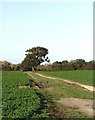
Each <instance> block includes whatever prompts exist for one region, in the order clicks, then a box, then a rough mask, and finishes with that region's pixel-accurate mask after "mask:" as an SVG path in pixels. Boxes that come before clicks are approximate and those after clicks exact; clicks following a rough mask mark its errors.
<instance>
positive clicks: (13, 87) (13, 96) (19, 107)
mask: <svg viewBox="0 0 95 120" xmlns="http://www.w3.org/2000/svg"><path fill="white" fill-rule="evenodd" d="M28 84H29V76H27V75H26V74H25V73H22V72H3V74H2V117H3V119H5V120H7V118H8V119H11V118H23V119H31V118H38V117H39V118H40V117H47V114H46V110H45V109H42V108H41V106H42V99H43V98H42V97H41V94H40V93H39V92H38V91H36V90H34V89H32V88H22V89H20V88H19V86H24V85H28ZM39 110H40V112H39Z"/></svg>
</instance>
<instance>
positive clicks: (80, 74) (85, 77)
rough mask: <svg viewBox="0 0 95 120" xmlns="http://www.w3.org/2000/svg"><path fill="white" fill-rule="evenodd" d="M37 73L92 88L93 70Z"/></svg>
mask: <svg viewBox="0 0 95 120" xmlns="http://www.w3.org/2000/svg"><path fill="white" fill-rule="evenodd" d="M94 72H95V71H94ZM39 73H41V74H43V75H46V76H51V77H58V78H63V79H67V80H72V81H75V82H79V83H82V84H87V85H92V86H93V79H94V78H93V74H94V73H93V70H76V71H39Z"/></svg>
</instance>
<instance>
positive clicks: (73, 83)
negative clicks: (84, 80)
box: [35, 73, 95, 92]
mask: <svg viewBox="0 0 95 120" xmlns="http://www.w3.org/2000/svg"><path fill="white" fill-rule="evenodd" d="M35 74H37V75H39V76H41V77H44V78H49V79H55V80H61V81H63V82H65V83H67V84H70V85H76V86H80V87H83V88H85V89H86V90H89V91H91V92H95V87H93V86H90V85H84V84H80V83H78V82H73V81H70V80H65V79H62V78H56V77H50V76H46V75H42V74H40V73H35Z"/></svg>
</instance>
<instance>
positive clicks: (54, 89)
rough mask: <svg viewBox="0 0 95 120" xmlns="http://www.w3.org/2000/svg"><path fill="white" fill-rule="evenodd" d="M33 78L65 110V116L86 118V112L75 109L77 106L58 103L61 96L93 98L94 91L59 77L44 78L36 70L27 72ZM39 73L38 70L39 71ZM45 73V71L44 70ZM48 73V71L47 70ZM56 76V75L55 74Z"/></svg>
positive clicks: (59, 107)
mask: <svg viewBox="0 0 95 120" xmlns="http://www.w3.org/2000/svg"><path fill="white" fill-rule="evenodd" d="M27 73H28V74H30V75H31V77H32V78H33V80H34V81H35V82H37V83H39V84H40V85H42V86H43V88H42V90H44V91H46V95H49V96H50V98H52V101H53V102H54V104H56V106H57V107H58V109H59V110H62V111H63V113H64V111H65V115H64V116H65V118H86V117H88V116H86V115H85V114H82V113H80V112H78V111H75V109H76V108H75V107H69V106H62V105H60V104H58V103H57V101H58V100H60V98H80V99H93V93H92V92H89V91H87V90H86V89H84V88H81V87H79V86H72V85H68V84H66V83H64V82H63V81H61V80H59V79H50V78H44V77H41V76H39V75H37V74H36V73H35V72H27ZM37 73H38V72H37ZM43 73H44V72H43ZM45 73H46V72H45ZM54 77H55V76H54Z"/></svg>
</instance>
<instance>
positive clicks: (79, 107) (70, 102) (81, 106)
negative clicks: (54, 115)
mask: <svg viewBox="0 0 95 120" xmlns="http://www.w3.org/2000/svg"><path fill="white" fill-rule="evenodd" d="M26 73H27V74H28V75H29V76H31V77H32V78H34V79H37V78H36V77H34V75H31V73H29V72H26ZM35 74H36V75H38V76H40V77H43V78H48V79H54V80H61V81H63V82H65V83H67V84H69V85H73V86H81V87H83V88H85V89H87V90H89V91H91V92H92V91H93V86H88V85H83V84H80V83H77V82H72V81H69V80H65V79H60V78H55V77H49V76H45V75H42V74H39V73H35ZM94 90H95V88H94ZM55 102H57V103H60V104H61V105H63V107H64V106H70V107H75V111H78V112H81V113H84V114H85V115H88V116H90V117H93V114H94V110H93V106H94V105H93V103H94V100H89V99H81V98H73V97H71V98H60V99H59V100H55Z"/></svg>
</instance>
